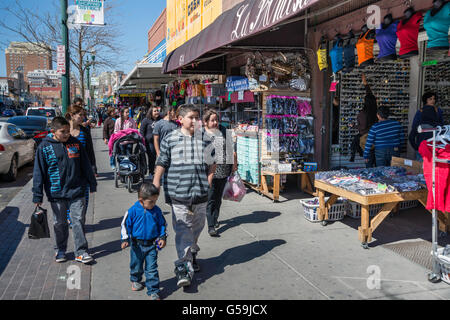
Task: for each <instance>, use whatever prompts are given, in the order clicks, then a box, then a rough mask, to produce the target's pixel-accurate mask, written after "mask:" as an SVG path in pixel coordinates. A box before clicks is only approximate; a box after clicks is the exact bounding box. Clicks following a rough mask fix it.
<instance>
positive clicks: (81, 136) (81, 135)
mask: <svg viewBox="0 0 450 320" xmlns="http://www.w3.org/2000/svg"><path fill="white" fill-rule="evenodd" d="M83 115H84V109H83V108H82V107H80V106H78V105H71V106H69V108H68V109H67V113H66V115H65V118H66V120H67V121H69V123H70V135H71V136H72V137H74V138H77V139H78V140H79V141H80V142H81V144H82V145H83V147H84V148H85V150H86V152H87V155H88V158H89V162H90V163H91V166H92V170H93V171H94V175H95V176H98V174H97V165H96V160H95V152H94V145H93V143H92V137H91V133H90V131H89V130H88V129H87V128H86V127H83V126H82V125H81V124H82V122H83ZM85 199H86V201H85V204H84V208H83V216H85V215H86V212H87V208H88V206H89V185H87V186H86V193H85ZM67 220H68V222H69V225H70V226H71V227H72V219H71V215H70V211H67Z"/></svg>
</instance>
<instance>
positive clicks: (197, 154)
mask: <svg viewBox="0 0 450 320" xmlns="http://www.w3.org/2000/svg"><path fill="white" fill-rule="evenodd" d="M199 117H200V112H199V110H198V109H197V108H196V107H195V106H193V105H183V106H181V107H180V109H179V117H178V119H179V120H180V122H181V125H182V127H181V128H179V129H177V130H174V131H172V132H171V133H169V134H168V135H167V136H166V137H165V138H164V139H163V140H162V141H161V149H160V154H159V157H158V159H157V160H156V168H155V175H154V178H153V184H154V185H155V186H156V187H157V188H160V187H161V177H162V176H163V175H164V172H165V171H167V192H168V195H169V197H170V199H171V206H172V225H173V229H174V232H175V246H176V249H177V255H178V259H177V260H176V261H175V275H176V276H177V285H178V286H180V287H184V286H189V285H190V284H191V282H192V278H193V275H194V271H199V270H200V268H199V266H198V264H197V260H196V256H197V253H198V251H200V248H199V246H198V245H197V241H198V238H199V236H200V233H201V231H202V230H203V228H204V226H205V219H206V207H207V203H208V188H209V186H210V185H211V183H212V179H213V175H214V172H215V167H216V165H215V164H214V157H212V156H211V152H210V147H209V144H210V143H209V141H208V140H207V139H203V136H202V135H203V133H202V131H201V130H200V128H201V126H200V128H198V127H197V126H198V123H199ZM208 151H209V156H208Z"/></svg>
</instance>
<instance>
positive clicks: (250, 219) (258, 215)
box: [217, 211, 281, 234]
mask: <svg viewBox="0 0 450 320" xmlns="http://www.w3.org/2000/svg"><path fill="white" fill-rule="evenodd" d="M280 215H281V212H272V211H253V212H252V213H250V214H247V215H245V216H237V217H234V218H231V219H227V220H221V221H220V224H222V225H223V224H225V225H224V226H221V227H220V228H219V229H217V232H218V233H219V234H220V233H222V232H225V231H227V230H228V229H230V228H233V227H237V226H239V225H241V224H246V223H263V222H267V221H269V219H273V218H276V217H278V216H280Z"/></svg>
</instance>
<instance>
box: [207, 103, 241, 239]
mask: <svg viewBox="0 0 450 320" xmlns="http://www.w3.org/2000/svg"><path fill="white" fill-rule="evenodd" d="M203 124H204V138H205V139H208V140H210V141H211V143H212V144H213V146H214V151H215V160H216V163H217V167H216V172H215V173H214V178H213V181H212V185H211V187H210V188H209V190H208V205H207V208H206V219H207V221H208V233H209V235H210V236H211V237H216V236H218V233H217V230H216V228H218V227H219V221H218V219H219V212H220V206H221V205H222V194H223V190H224V188H225V185H226V183H227V179H228V177H229V176H230V175H231V174H232V173H233V172H235V171H237V157H236V153H235V152H233V164H227V155H226V151H227V148H226V143H225V142H226V130H225V128H224V127H222V126H221V127H220V128H219V115H218V113H217V112H216V111H215V110H214V109H207V110H205V113H204V114H203ZM233 150H234V148H233ZM219 157H220V159H219Z"/></svg>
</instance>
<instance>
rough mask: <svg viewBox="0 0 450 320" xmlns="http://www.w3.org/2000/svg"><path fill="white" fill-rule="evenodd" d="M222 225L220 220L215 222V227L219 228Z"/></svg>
mask: <svg viewBox="0 0 450 320" xmlns="http://www.w3.org/2000/svg"><path fill="white" fill-rule="evenodd" d="M219 227H220V224H219V221H216V223H215V224H214V228H216V229H217V228H219Z"/></svg>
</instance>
